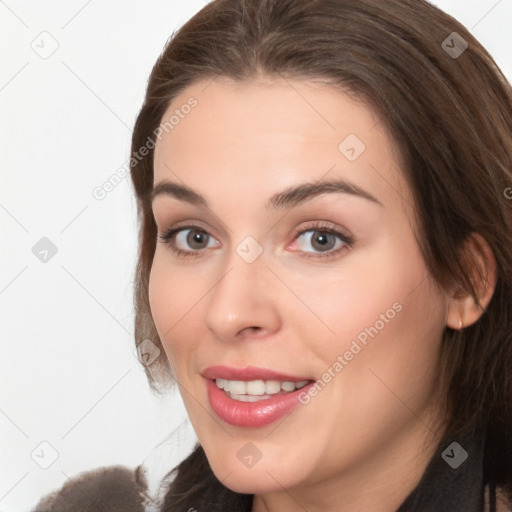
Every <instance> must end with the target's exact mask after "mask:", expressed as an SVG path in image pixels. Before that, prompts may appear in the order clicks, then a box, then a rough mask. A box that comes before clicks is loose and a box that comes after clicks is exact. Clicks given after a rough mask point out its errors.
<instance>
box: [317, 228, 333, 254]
mask: <svg viewBox="0 0 512 512" xmlns="http://www.w3.org/2000/svg"><path fill="white" fill-rule="evenodd" d="M318 233H320V234H319V235H318V236H317V237H316V238H315V239H314V242H315V243H318V244H319V247H320V249H323V250H327V249H332V248H333V247H334V241H333V238H334V236H333V235H331V234H330V233H325V232H324V233H323V232H321V231H318ZM329 237H331V241H330V242H329Z"/></svg>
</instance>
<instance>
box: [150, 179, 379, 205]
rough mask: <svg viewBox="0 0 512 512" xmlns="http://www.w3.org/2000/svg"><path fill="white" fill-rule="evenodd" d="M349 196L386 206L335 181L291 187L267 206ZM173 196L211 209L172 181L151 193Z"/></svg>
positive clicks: (374, 198)
mask: <svg viewBox="0 0 512 512" xmlns="http://www.w3.org/2000/svg"><path fill="white" fill-rule="evenodd" d="M333 193H337V194H340V193H341V194H349V195H352V196H356V197H360V198H363V199H367V200H368V201H371V202H373V203H376V204H378V205H380V206H384V205H383V204H382V203H381V202H380V201H379V200H378V199H377V198H376V197H374V196H372V195H371V194H370V193H369V192H367V191H366V190H364V189H362V188H361V187H359V186H357V185H355V184H354V183H350V182H349V181H346V180H342V179H339V180H334V181H332V180H331V181H319V182H316V183H303V184H300V185H298V186H294V187H290V188H287V189H285V190H283V191H282V192H278V193H277V194H274V195H273V196H272V197H271V198H270V199H269V201H268V203H267V204H266V209H267V210H278V209H283V208H290V207H294V206H297V205H299V204H301V203H304V202H306V201H309V200H310V199H313V198H314V197H316V196H319V195H321V194H333ZM162 195H165V196H171V197H173V198H175V199H178V200H180V201H186V202H188V203H191V204H193V205H195V206H202V207H204V208H208V209H209V208H210V207H209V206H208V202H207V201H206V199H205V198H204V197H203V196H202V195H201V194H199V193H197V192H196V191H195V190H193V189H191V188H189V187H187V186H186V185H180V184H178V183H173V182H170V181H162V182H160V183H157V184H156V185H155V186H154V188H153V190H152V192H151V202H153V201H154V200H155V199H156V198H157V197H159V196H162Z"/></svg>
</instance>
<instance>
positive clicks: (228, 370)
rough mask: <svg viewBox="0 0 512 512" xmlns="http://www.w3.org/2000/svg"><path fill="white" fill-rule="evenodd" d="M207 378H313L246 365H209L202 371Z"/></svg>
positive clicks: (292, 379)
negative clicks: (235, 366) (233, 366)
mask: <svg viewBox="0 0 512 512" xmlns="http://www.w3.org/2000/svg"><path fill="white" fill-rule="evenodd" d="M202 375H203V377H205V378H207V379H227V380H279V381H281V382H284V381H290V382H300V381H301V380H313V378H312V377H296V376H293V375H286V374H285V373H279V372H274V371H273V370H267V369H266V368H257V367H255V366H246V367H245V368H232V367H230V366H209V367H208V368H206V369H205V370H204V371H203V373H202Z"/></svg>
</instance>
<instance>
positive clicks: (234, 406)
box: [206, 379, 314, 427]
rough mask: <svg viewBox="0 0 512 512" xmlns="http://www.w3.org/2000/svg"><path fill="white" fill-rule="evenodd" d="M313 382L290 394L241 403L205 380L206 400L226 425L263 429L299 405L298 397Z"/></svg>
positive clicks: (208, 380) (211, 382)
mask: <svg viewBox="0 0 512 512" xmlns="http://www.w3.org/2000/svg"><path fill="white" fill-rule="evenodd" d="M313 384H314V382H311V383H310V384H306V385H305V386H304V387H302V388H300V389H297V390H295V391H293V392H291V393H286V394H283V395H276V396H274V397H272V398H264V399H262V400H259V401H258V402H241V401H239V400H234V399H233V398H230V397H229V396H228V395H227V394H226V393H225V392H224V390H222V389H220V388H219V387H218V386H217V384H215V381H213V380H211V379H207V383H206V385H207V388H208V399H209V400H210V405H211V407H212V409H213V411H214V412H215V414H216V415H217V416H218V417H219V418H220V419H221V420H223V421H225V422H226V423H229V424H230V425H235V426H237V427H263V426H265V425H270V424H271V423H273V422H274V421H277V420H278V419H280V418H282V417H283V416H286V414H288V413H289V412H291V411H292V410H293V408H294V407H296V406H297V405H299V403H300V402H299V395H300V394H301V393H304V392H306V393H307V390H308V389H309V387H310V386H312V385H313Z"/></svg>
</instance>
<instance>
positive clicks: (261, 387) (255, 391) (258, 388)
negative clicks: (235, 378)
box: [231, 380, 267, 395]
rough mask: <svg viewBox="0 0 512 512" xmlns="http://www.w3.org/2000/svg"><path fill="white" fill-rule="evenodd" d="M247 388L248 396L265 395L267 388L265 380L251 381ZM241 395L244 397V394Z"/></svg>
mask: <svg viewBox="0 0 512 512" xmlns="http://www.w3.org/2000/svg"><path fill="white" fill-rule="evenodd" d="M245 386H246V390H247V391H246V393H247V394H248V395H264V394H265V391H266V388H267V386H266V385H265V381H263V380H250V381H249V382H248V383H247V384H246V385H245ZM231 392H232V393H234V391H231ZM239 394H240V395H242V394H243V393H239Z"/></svg>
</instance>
